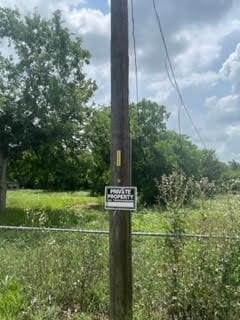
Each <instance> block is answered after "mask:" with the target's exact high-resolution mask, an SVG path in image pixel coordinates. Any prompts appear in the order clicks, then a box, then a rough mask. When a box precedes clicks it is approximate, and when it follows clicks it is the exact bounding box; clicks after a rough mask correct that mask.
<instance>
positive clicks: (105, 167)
mask: <svg viewBox="0 0 240 320" xmlns="http://www.w3.org/2000/svg"><path fill="white" fill-rule="evenodd" d="M84 132H85V137H84V140H85V143H86V149H85V152H86V154H88V156H89V160H90V159H91V160H90V161H89V169H88V171H87V181H88V186H89V187H90V189H91V190H92V192H93V193H103V192H104V187H105V186H106V185H107V184H108V183H109V182H110V108H109V107H105V106H103V107H101V108H98V109H93V110H92V113H91V115H90V116H89V119H88V121H87V123H86V126H85V129H84Z"/></svg>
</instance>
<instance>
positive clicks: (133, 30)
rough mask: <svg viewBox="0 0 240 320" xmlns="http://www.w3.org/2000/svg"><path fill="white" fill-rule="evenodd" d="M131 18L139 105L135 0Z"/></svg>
mask: <svg viewBox="0 0 240 320" xmlns="http://www.w3.org/2000/svg"><path fill="white" fill-rule="evenodd" d="M131 18H132V39H133V51H134V67H135V86H136V102H137V105H138V102H139V90H138V65H137V50H136V36H135V18H134V6H133V0H131Z"/></svg>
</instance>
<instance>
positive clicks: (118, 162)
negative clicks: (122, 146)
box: [116, 150, 122, 167]
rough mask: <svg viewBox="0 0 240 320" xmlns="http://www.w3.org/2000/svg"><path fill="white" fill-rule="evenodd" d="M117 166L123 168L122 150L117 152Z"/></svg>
mask: <svg viewBox="0 0 240 320" xmlns="http://www.w3.org/2000/svg"><path fill="white" fill-rule="evenodd" d="M116 155H117V156H116V165H117V167H121V165H122V151H121V150H117V153H116Z"/></svg>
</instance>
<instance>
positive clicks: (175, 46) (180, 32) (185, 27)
mask: <svg viewBox="0 0 240 320" xmlns="http://www.w3.org/2000/svg"><path fill="white" fill-rule="evenodd" d="M155 1H156V5H157V7H158V10H159V13H160V16H161V22H162V26H163V29H164V33H165V36H166V40H167V44H168V48H169V52H170V55H171V59H172V62H173V65H174V70H175V72H176V77H177V80H178V83H179V86H180V88H181V92H182V94H183V97H184V100H185V102H186V104H187V106H188V109H189V112H190V113H191V116H192V118H193V119H194V122H195V125H196V126H197V128H198V129H199V131H200V132H201V135H202V137H203V139H204V140H205V142H206V144H207V146H208V147H209V148H213V149H215V150H216V152H217V155H218V156H219V157H220V159H222V160H226V161H229V160H232V159H236V160H239V161H240V144H239V140H240V77H239V74H240V2H239V1H237V0H198V1H193V0H181V1H179V0H168V1H162V0H155ZM133 2H134V9H135V23H136V25H135V28H136V44H137V60H138V66H139V88H140V98H149V99H152V100H155V101H157V102H159V103H160V104H164V105H166V107H167V109H168V110H169V111H170V112H171V117H170V120H169V124H168V125H169V128H171V129H176V130H177V127H178V125H177V122H178V121H177V112H178V108H179V101H178V99H177V97H176V93H175V92H174V90H173V89H172V86H171V84H170V83H169V80H168V78H167V76H166V71H165V68H164V50H163V46H162V44H161V40H160V36H159V31H158V29H157V23H156V19H155V16H154V11H153V6H152V0H133ZM0 5H1V6H11V7H13V6H17V7H18V8H19V9H20V10H21V11H23V12H30V11H31V10H32V9H33V8H34V7H37V8H38V10H39V11H40V13H41V14H42V15H43V16H49V15H50V13H51V12H52V11H54V10H56V9H60V10H62V13H63V16H64V20H65V23H66V25H67V26H68V28H69V29H71V30H72V31H74V32H75V33H77V34H79V35H81V36H82V38H83V40H84V45H85V47H87V48H88V49H89V50H90V52H91V53H92V59H91V64H90V66H89V67H88V68H87V69H86V73H87V74H88V76H90V77H92V78H94V79H95V80H96V81H97V84H98V88H99V89H98V91H97V93H96V95H95V97H94V102H95V103H96V104H97V105H101V104H109V101H110V85H109V83H110V61H109V52H110V13H109V2H108V0H32V1H31V2H29V1H27V0H0ZM129 7H130V5H129ZM129 29H130V30H129V31H130V52H129V54H130V100H134V99H135V95H136V93H135V84H134V65H133V50H132V40H131V30H132V26H131V21H130V24H129ZM2 49H3V50H7V49H6V48H2ZM182 119H183V120H182V132H184V133H185V134H187V135H189V136H190V137H191V138H192V139H193V141H194V142H195V143H197V144H198V145H199V146H200V147H201V143H200V142H199V140H198V138H197V136H196V134H195V132H194V130H193V128H192V125H191V123H190V122H189V120H188V118H187V117H186V115H184V112H183V111H182Z"/></svg>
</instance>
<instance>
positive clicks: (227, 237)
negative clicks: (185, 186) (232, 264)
mask: <svg viewBox="0 0 240 320" xmlns="http://www.w3.org/2000/svg"><path fill="white" fill-rule="evenodd" d="M0 230H12V231H39V232H59V233H64V232H68V233H71V232H72V233H83V234H98V235H109V231H108V230H93V229H78V228H52V227H51V228H46V227H27V226H0ZM132 235H133V236H142V237H160V238H189V239H192V238H196V239H206V240H208V239H219V240H236V241H239V240H240V237H239V236H237V235H216V234H198V233H166V232H143V231H133V232H132Z"/></svg>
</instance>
